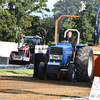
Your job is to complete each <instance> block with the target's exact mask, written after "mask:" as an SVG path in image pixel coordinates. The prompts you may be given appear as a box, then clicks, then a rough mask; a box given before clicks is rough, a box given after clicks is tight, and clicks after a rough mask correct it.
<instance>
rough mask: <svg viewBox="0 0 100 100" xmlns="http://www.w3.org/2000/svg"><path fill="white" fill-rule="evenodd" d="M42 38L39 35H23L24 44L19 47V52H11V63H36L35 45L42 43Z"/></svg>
mask: <svg viewBox="0 0 100 100" xmlns="http://www.w3.org/2000/svg"><path fill="white" fill-rule="evenodd" d="M42 44H43V41H42V38H41V37H39V36H24V35H22V46H21V47H18V52H16V51H12V52H11V54H10V59H9V62H10V64H29V63H34V52H35V45H42Z"/></svg>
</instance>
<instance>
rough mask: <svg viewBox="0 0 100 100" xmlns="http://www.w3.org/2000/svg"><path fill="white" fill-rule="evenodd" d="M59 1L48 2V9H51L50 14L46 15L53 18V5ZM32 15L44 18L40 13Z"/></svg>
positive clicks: (50, 0)
mask: <svg viewBox="0 0 100 100" xmlns="http://www.w3.org/2000/svg"><path fill="white" fill-rule="evenodd" d="M57 1H59V0H48V2H47V8H49V9H50V12H44V13H46V14H47V15H48V16H49V17H51V16H52V15H53V12H52V9H53V5H54V4H55V3H56V2H57ZM32 15H37V16H40V17H41V18H42V14H39V13H32Z"/></svg>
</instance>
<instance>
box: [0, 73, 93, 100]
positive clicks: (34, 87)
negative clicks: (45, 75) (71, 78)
mask: <svg viewBox="0 0 100 100" xmlns="http://www.w3.org/2000/svg"><path fill="white" fill-rule="evenodd" d="M32 76H33V75H21V74H8V75H7V74H0V100H57V99H65V98H66V99H67V98H77V97H89V95H90V90H91V85H92V83H85V82H73V83H71V82H68V81H67V80H39V79H38V78H33V77H32Z"/></svg>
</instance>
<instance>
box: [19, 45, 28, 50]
mask: <svg viewBox="0 0 100 100" xmlns="http://www.w3.org/2000/svg"><path fill="white" fill-rule="evenodd" d="M28 48H29V46H22V47H20V48H19V49H20V50H23V49H28Z"/></svg>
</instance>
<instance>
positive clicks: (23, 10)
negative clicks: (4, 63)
mask: <svg viewBox="0 0 100 100" xmlns="http://www.w3.org/2000/svg"><path fill="white" fill-rule="evenodd" d="M46 2H47V0H1V1H0V40H1V41H15V37H16V32H15V31H14V28H15V27H16V28H21V29H22V34H25V35H36V34H37V31H38V25H39V18H38V17H35V16H31V15H30V13H31V12H36V11H37V12H42V10H47V11H48V9H47V8H46ZM7 3H8V4H7ZM5 4H6V5H8V6H7V7H6V6H4V5H5ZM4 7H6V9H4Z"/></svg>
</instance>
